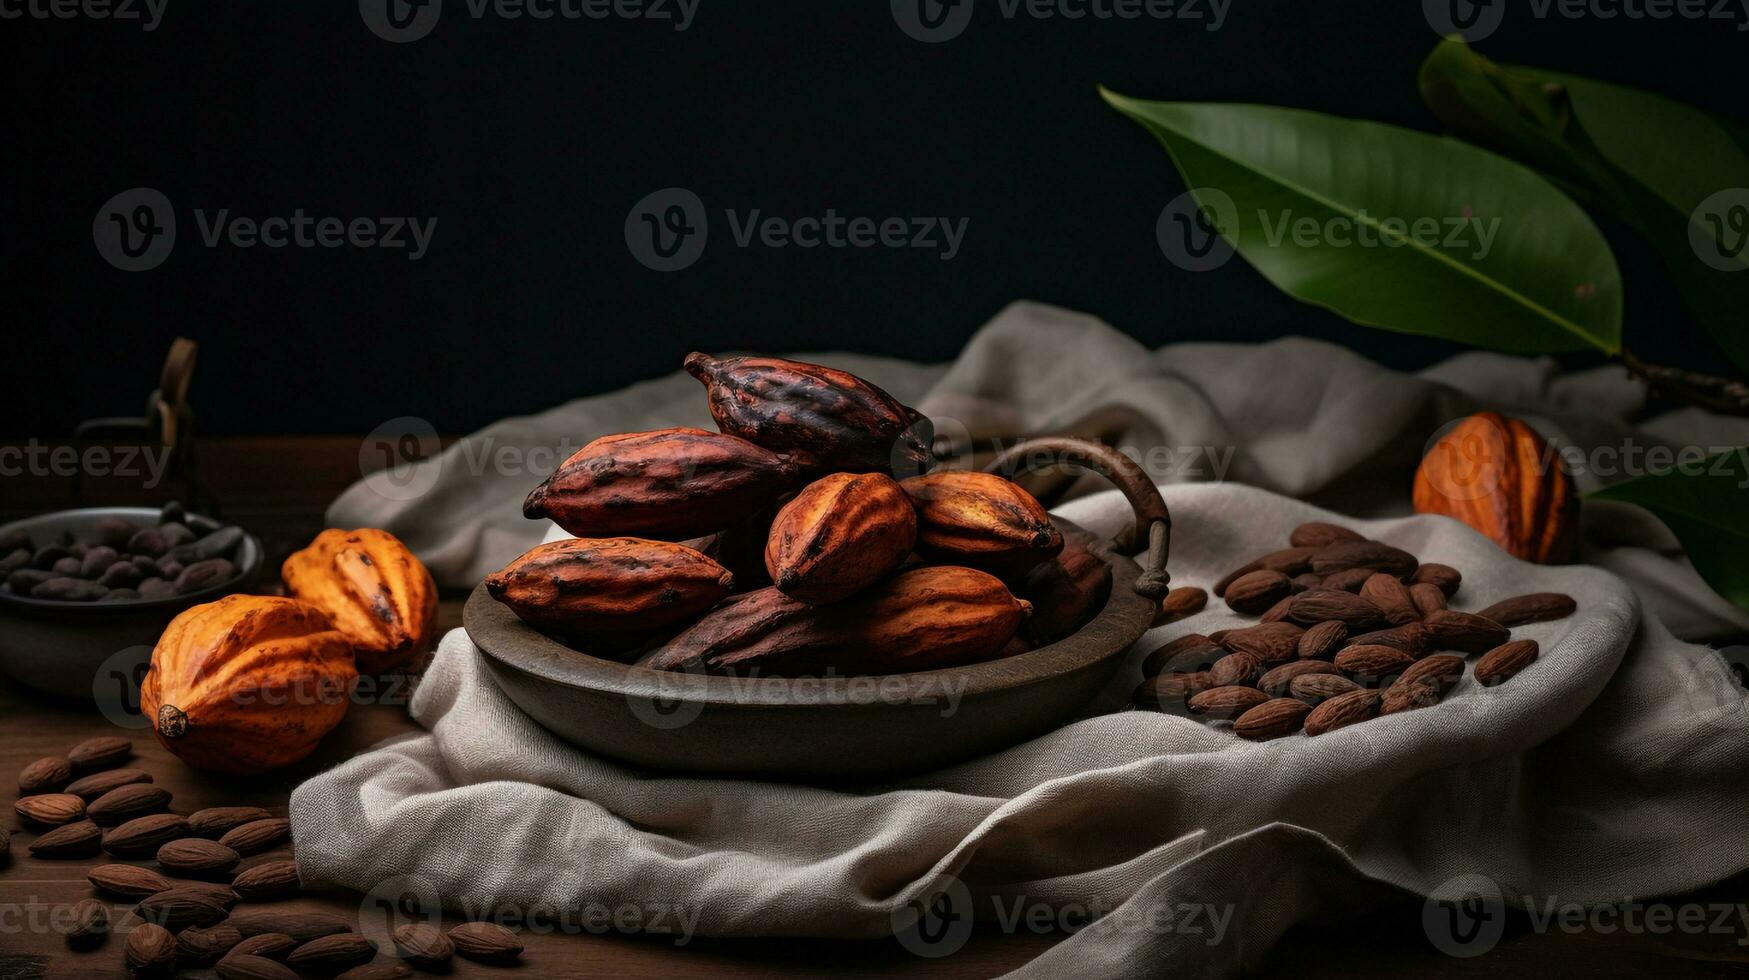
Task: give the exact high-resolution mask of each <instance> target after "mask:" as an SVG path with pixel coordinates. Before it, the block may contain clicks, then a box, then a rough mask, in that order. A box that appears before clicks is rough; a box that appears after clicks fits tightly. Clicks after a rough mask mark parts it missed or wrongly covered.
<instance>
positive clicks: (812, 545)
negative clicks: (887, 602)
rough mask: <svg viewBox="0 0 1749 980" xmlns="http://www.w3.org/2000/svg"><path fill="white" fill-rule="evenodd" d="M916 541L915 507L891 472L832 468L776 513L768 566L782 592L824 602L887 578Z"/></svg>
mask: <svg viewBox="0 0 1749 980" xmlns="http://www.w3.org/2000/svg"><path fill="white" fill-rule="evenodd" d="M916 541H917V511H916V510H915V509H914V508H912V506H911V498H910V497H908V496H906V495H905V491H904V490H902V489H900V488H899V484H897V483H896V482H894V481H893V479H892V477H889V476H885V475H882V474H880V473H833V474H831V475H829V476H823V477H821V478H820V479H818V480H815V481H814V482H813V483H810V484H808V486H807V487H805V488H804V489H803V490H802V492H801V493H799V494H797V495H796V498H795V499H794V500H792V501H790V502H789V503H787V504H785V505H784V506H783V509H782V510H780V511H778V512H777V519H776V520H774V521H772V524H771V533H770V536H769V537H767V538H766V543H765V571H766V573H767V574H769V575H770V576H771V581H772V582H773V583H774V584H775V585H776V586H777V589H778V591H780V592H782V593H783V594H784V595H787V596H790V597H791V598H795V599H800V600H802V601H803V602H806V603H811V604H813V605H824V604H826V603H830V602H838V601H839V600H841V599H848V598H850V597H851V596H852V595H855V594H856V593H858V592H861V591H862V590H863V589H865V588H868V587H869V586H871V585H873V584H874V583H876V582H878V581H880V580H881V579H883V578H886V577H887V575H888V573H890V572H892V570H893V569H895V568H898V567H899V565H900V564H901V563H902V562H904V560H905V559H906V558H907V557H908V556H909V555H910V554H911V548H912V546H913V545H914V544H916Z"/></svg>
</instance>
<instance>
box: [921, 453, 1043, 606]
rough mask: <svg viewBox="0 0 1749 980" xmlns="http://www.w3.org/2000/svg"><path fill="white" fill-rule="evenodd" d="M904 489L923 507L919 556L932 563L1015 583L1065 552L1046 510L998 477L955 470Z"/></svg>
mask: <svg viewBox="0 0 1749 980" xmlns="http://www.w3.org/2000/svg"><path fill="white" fill-rule="evenodd" d="M900 485H901V486H903V487H904V488H905V492H906V493H908V494H910V495H911V502H912V503H913V504H914V505H916V507H917V551H918V552H919V553H920V554H922V555H923V556H924V557H926V558H929V559H930V560H932V561H937V562H942V563H944V564H950V565H966V566H969V567H971V568H980V569H983V570H984V571H987V572H990V573H991V574H993V575H997V576H1000V577H1002V578H1005V579H1009V580H1011V581H1013V580H1018V579H1019V578H1020V577H1021V576H1024V575H1025V574H1026V573H1027V572H1029V571H1031V570H1032V569H1033V568H1035V567H1037V566H1038V565H1041V564H1043V563H1044V562H1047V561H1049V560H1051V559H1052V558H1055V557H1056V556H1057V553H1058V552H1060V551H1062V550H1063V535H1062V532H1060V531H1058V530H1057V527H1056V525H1055V524H1052V523H1051V516H1050V515H1049V514H1047V513H1045V509H1044V505H1042V504H1040V503H1039V502H1038V500H1037V499H1035V498H1034V497H1033V495H1032V494H1030V493H1027V492H1026V491H1025V490H1023V489H1021V488H1020V486H1019V485H1017V484H1015V483H1014V482H1013V481H1010V480H1006V479H1003V478H1002V477H1000V476H997V475H995V474H994V473H970V472H965V471H961V470H950V471H945V472H941V473H931V474H929V475H928V476H917V477H912V478H911V479H909V480H906V481H905V482H904V483H902V484H900Z"/></svg>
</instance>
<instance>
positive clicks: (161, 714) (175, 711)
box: [158, 704, 188, 738]
mask: <svg viewBox="0 0 1749 980" xmlns="http://www.w3.org/2000/svg"><path fill="white" fill-rule="evenodd" d="M158 734H160V735H162V736H164V737H165V738H181V737H182V736H184V735H187V734H188V715H187V713H186V712H184V711H183V710H182V709H181V708H178V707H177V706H175V705H173V704H166V705H162V706H160V707H159V708H158Z"/></svg>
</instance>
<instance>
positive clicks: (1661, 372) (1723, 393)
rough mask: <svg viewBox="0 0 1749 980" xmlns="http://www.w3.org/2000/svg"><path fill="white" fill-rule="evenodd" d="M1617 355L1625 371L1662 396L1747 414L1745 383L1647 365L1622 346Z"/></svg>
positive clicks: (1748, 398) (1748, 393)
mask: <svg viewBox="0 0 1749 980" xmlns="http://www.w3.org/2000/svg"><path fill="white" fill-rule="evenodd" d="M1618 356H1619V359H1620V361H1621V363H1622V366H1623V367H1625V368H1627V369H1628V373H1629V374H1632V375H1633V376H1634V377H1636V378H1639V379H1640V380H1642V381H1644V382H1645V383H1646V384H1647V385H1649V386H1651V388H1652V390H1653V391H1654V392H1656V393H1658V394H1660V395H1663V396H1664V397H1666V398H1670V399H1672V400H1675V401H1679V402H1683V403H1685V404H1689V405H1699V406H1700V407H1702V408H1706V409H1711V410H1712V411H1715V412H1719V413H1722V414H1725V415H1742V416H1749V384H1744V383H1743V382H1741V381H1734V380H1732V379H1730V378H1721V377H1718V376H1716V375H1711V374H1702V373H1700V372H1698V371H1686V370H1683V369H1682V368H1673V367H1665V366H1663V365H1660V364H1647V363H1646V362H1645V361H1642V360H1640V359H1639V358H1638V357H1635V356H1634V355H1633V353H1632V352H1631V351H1629V350H1628V349H1627V348H1625V347H1624V348H1622V351H1621V354H1620V355H1618Z"/></svg>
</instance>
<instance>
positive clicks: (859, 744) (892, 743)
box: [463, 522, 1159, 780]
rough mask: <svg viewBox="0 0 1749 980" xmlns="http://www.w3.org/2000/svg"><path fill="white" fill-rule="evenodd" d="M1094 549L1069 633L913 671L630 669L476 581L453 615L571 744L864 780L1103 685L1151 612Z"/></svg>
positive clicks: (1007, 739) (1130, 577)
mask: <svg viewBox="0 0 1749 980" xmlns="http://www.w3.org/2000/svg"><path fill="white" fill-rule="evenodd" d="M1059 523H1063V522H1059ZM1067 530H1068V528H1067V527H1065V531H1067ZM1092 547H1093V548H1094V550H1095V552H1096V553H1097V554H1099V555H1100V557H1102V558H1104V559H1106V560H1107V561H1108V562H1109V563H1110V564H1111V567H1112V583H1111V597H1110V598H1109V599H1108V600H1107V601H1106V604H1105V607H1104V608H1103V609H1102V610H1100V612H1099V613H1098V614H1097V615H1095V617H1094V618H1093V619H1092V621H1090V622H1089V623H1087V625H1085V626H1083V627H1081V629H1080V630H1078V631H1077V632H1076V633H1075V634H1074V635H1073V636H1070V637H1068V638H1067V639H1064V640H1061V641H1058V642H1056V643H1052V644H1050V645H1048V646H1043V647H1039V648H1038V649H1036V650H1033V651H1030V652H1028V653H1023V654H1019V655H1017V656H1012V657H1006V658H1003V659H1001V660H994V661H990V662H987V663H979V664H970V665H967V666H963V667H949V668H945V669H942V670H930V671H920V672H917V673H911V674H893V675H888V676H884V677H843V676H833V677H824V678H778V677H764V678H757V677H756V678H746V677H720V676H707V675H704V674H702V673H700V674H689V673H684V672H672V671H657V670H650V669H647V668H644V667H637V666H630V665H627V664H623V663H619V662H617V661H613V660H605V659H602V658H599V657H592V656H589V655H588V654H584V653H579V652H578V651H576V650H573V649H571V648H570V647H567V646H565V645H564V644H562V643H559V642H558V641H557V640H554V639H551V638H549V637H547V636H545V635H544V634H542V633H540V632H538V631H536V630H535V629H534V628H532V627H530V626H529V625H528V624H526V623H524V622H523V621H522V620H520V619H518V618H517V617H516V614H515V613H513V612H511V611H510V609H509V607H507V606H505V605H503V604H502V603H500V602H497V601H496V600H494V599H493V598H492V597H491V596H490V595H488V594H487V593H486V587H485V586H484V585H482V586H480V587H479V588H477V589H475V590H474V593H473V595H472V596H470V597H469V598H468V604H467V607H466V609H465V610H464V611H463V617H464V621H465V623H466V627H467V631H468V635H469V636H470V637H471V638H472V639H473V641H474V643H475V644H476V645H478V646H479V647H480V649H481V650H482V651H484V653H485V654H486V656H485V662H486V666H487V668H488V669H489V670H490V671H491V673H492V676H493V678H494V679H496V680H497V682H498V685H499V687H501V688H502V689H503V690H504V693H505V694H507V695H509V697H510V699H511V700H512V701H515V702H516V703H517V704H518V705H520V706H521V707H522V709H523V710H524V711H526V712H528V713H529V715H531V716H532V717H533V718H534V719H535V720H536V721H538V722H540V723H541V724H542V725H544V726H546V727H547V728H548V729H550V730H551V731H553V732H554V733H556V734H558V735H559V736H560V737H562V738H564V739H566V740H567V741H569V742H571V743H573V744H575V745H577V746H579V747H580V748H583V749H586V750H588V751H591V752H595V753H599V754H600V755H604V756H607V757H610V758H613V759H618V760H620V761H623V762H628V763H631V764H633V765H638V766H643V767H646V768H651V769H662V770H669V771H676V772H687V773H702V774H714V775H732V776H756V777H763V778H772V779H787V780H861V779H871V778H879V777H883V776H892V775H897V774H900V773H907V772H917V771H922V770H927V769H933V768H936V767H939V766H944V765H947V764H949V763H951V762H956V761H959V760H961V759H966V758H970V757H973V756H976V755H981V754H983V753H986V752H990V751H993V750H995V749H998V748H1001V747H1003V746H1006V745H1012V744H1014V743H1016V742H1019V741H1022V740H1024V739H1026V738H1029V737H1031V736H1034V735H1038V734H1042V733H1043V732H1046V731H1049V730H1050V729H1051V728H1054V727H1055V726H1057V725H1059V724H1061V723H1062V722H1064V721H1065V720H1067V719H1068V718H1069V717H1071V716H1072V715H1074V714H1075V712H1076V711H1077V710H1078V709H1080V708H1081V707H1082V706H1083V705H1085V704H1086V703H1087V701H1088V700H1089V699H1090V698H1092V697H1093V695H1094V694H1095V693H1097V692H1098V690H1099V689H1100V688H1101V687H1102V686H1104V684H1105V683H1106V681H1108V680H1109V679H1110V677H1111V674H1112V672H1113V671H1114V670H1115V669H1116V668H1117V667H1118V665H1119V664H1120V663H1121V661H1122V657H1121V656H1120V655H1121V654H1122V653H1123V652H1124V651H1125V650H1126V649H1128V648H1129V646H1130V644H1132V643H1134V642H1135V641H1136V640H1137V639H1139V638H1140V637H1141V635H1142V634H1143V633H1144V632H1146V631H1147V629H1148V627H1149V626H1150V625H1151V623H1152V622H1153V618H1154V610H1155V609H1157V608H1159V607H1158V602H1157V600H1153V599H1149V598H1146V597H1144V596H1141V595H1138V594H1137V593H1136V591H1135V584H1136V579H1137V577H1138V575H1139V569H1138V568H1137V567H1136V564H1135V562H1133V561H1131V560H1130V559H1128V558H1125V557H1123V556H1121V555H1118V554H1116V553H1115V552H1114V551H1112V550H1111V549H1110V548H1109V547H1108V546H1107V545H1105V544H1103V543H1096V544H1094V545H1092Z"/></svg>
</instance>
